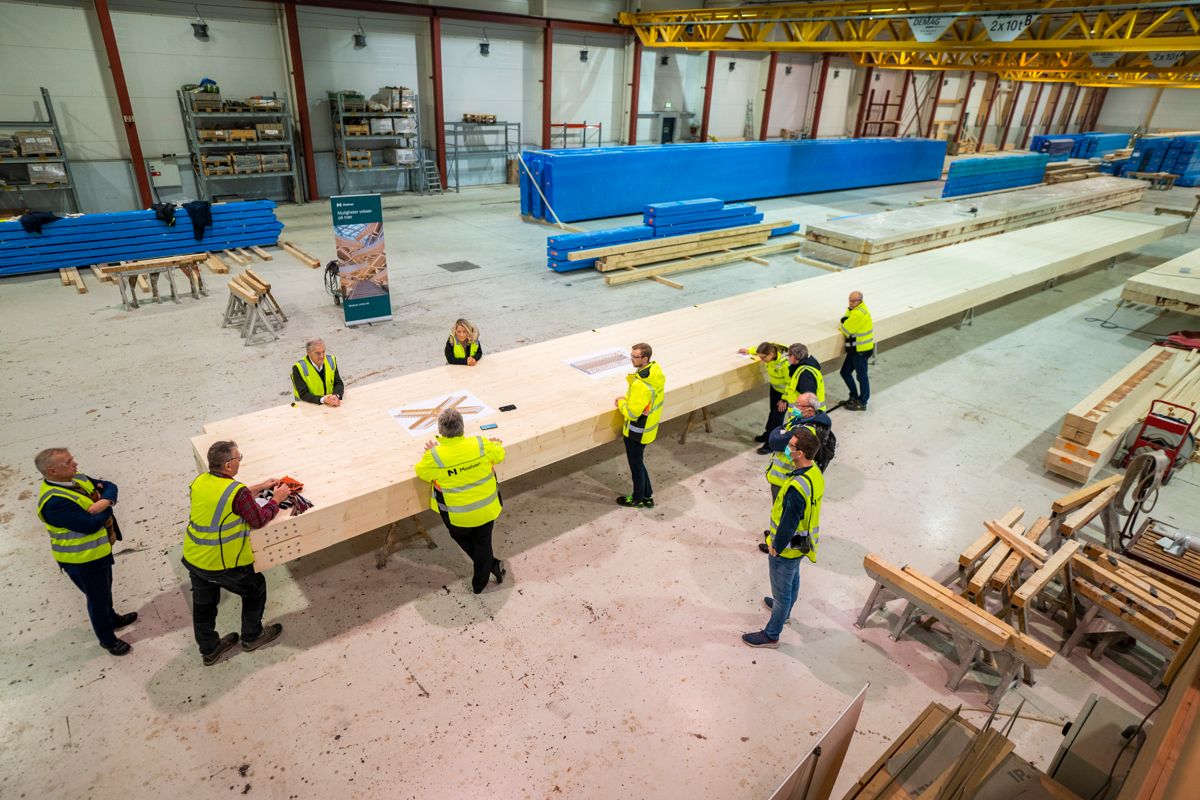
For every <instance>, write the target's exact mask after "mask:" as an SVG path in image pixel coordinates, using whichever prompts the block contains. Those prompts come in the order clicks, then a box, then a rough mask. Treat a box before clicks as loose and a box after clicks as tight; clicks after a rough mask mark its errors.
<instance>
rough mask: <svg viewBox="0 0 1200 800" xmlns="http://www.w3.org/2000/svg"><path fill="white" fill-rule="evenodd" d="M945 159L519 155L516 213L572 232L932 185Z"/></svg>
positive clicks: (623, 151)
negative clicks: (660, 215)
mask: <svg viewBox="0 0 1200 800" xmlns="http://www.w3.org/2000/svg"><path fill="white" fill-rule="evenodd" d="M945 155H946V142H944V141H941V140H933V139H808V140H797V141H781V142H721V143H711V142H710V143H696V144H669V145H648V146H635V147H605V148H588V149H574V150H527V151H525V152H524V153H522V158H523V160H524V162H525V166H526V167H527V168H528V170H529V173H532V175H533V177H532V180H531V179H530V175H529V174H528V173H527V172H526V171H525V169H524V168H523V169H522V170H521V213H522V214H524V215H527V216H532V217H536V218H537V219H543V220H547V221H550V222H553V221H554V217H555V215H557V217H558V219H559V220H561V221H562V222H574V221H577V220H584V219H599V218H602V217H617V216H622V215H625V214H636V213H638V212H639V211H641V210H642V209H643V208H644V207H645V206H646V205H648V204H650V203H658V202H668V201H677V200H694V199H697V198H703V197H714V196H715V197H722V198H725V199H726V200H730V201H736V200H751V199H755V198H761V197H782V196H785V195H794V194H805V193H808V192H828V191H836V190H838V189H853V188H859V187H863V186H881V185H884V184H890V183H910V182H913V181H932V180H937V179H938V178H939V177H940V176H941V171H942V164H943V160H944V158H945ZM535 184H536V188H535ZM539 189H540V190H541V191H540V193H539V191H538V190H539ZM542 195H545V201H543V199H542ZM547 203H549V205H550V207H551V208H553V209H554V213H553V214H552V213H551V212H550V210H549V209H548V208H546V204H547Z"/></svg>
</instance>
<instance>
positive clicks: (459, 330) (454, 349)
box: [446, 319, 483, 367]
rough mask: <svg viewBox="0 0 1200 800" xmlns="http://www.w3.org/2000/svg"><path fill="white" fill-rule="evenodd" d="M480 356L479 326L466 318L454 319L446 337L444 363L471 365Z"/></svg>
mask: <svg viewBox="0 0 1200 800" xmlns="http://www.w3.org/2000/svg"><path fill="white" fill-rule="evenodd" d="M481 358H483V345H481V344H480V343H479V328H477V327H475V326H474V325H472V324H471V323H470V321H468V320H465V319H459V320H455V322H454V327H453V328H452V329H451V331H450V336H449V337H447V339H446V363H447V364H460V365H462V366H466V367H473V366H475V365H476V364H478V363H479V360H480V359H481Z"/></svg>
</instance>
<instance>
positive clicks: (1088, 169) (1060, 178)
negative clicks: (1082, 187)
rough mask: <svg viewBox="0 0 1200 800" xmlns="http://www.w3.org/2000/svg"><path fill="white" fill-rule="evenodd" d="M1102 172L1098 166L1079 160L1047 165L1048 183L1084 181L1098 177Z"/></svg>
mask: <svg viewBox="0 0 1200 800" xmlns="http://www.w3.org/2000/svg"><path fill="white" fill-rule="evenodd" d="M1099 176H1100V173H1099V172H1098V171H1096V167H1094V166H1092V165H1091V164H1089V163H1087V162H1086V161H1085V162H1083V163H1079V162H1064V163H1061V164H1047V165H1046V183H1047V184H1050V185H1054V184H1056V183H1070V182H1071V181H1083V180H1087V179H1088V178H1097V177H1099Z"/></svg>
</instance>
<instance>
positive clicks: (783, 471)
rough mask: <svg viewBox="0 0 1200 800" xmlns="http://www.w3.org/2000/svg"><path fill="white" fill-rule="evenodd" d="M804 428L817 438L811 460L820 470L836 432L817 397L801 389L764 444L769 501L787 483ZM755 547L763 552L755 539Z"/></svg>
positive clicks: (830, 452) (832, 450)
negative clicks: (768, 460)
mask: <svg viewBox="0 0 1200 800" xmlns="http://www.w3.org/2000/svg"><path fill="white" fill-rule="evenodd" d="M800 430H808V431H809V432H810V433H812V434H813V436H815V437H816V439H817V444H818V449H817V453H816V455H815V456H814V457H813V463H814V464H816V465H817V468H818V469H819V470H821V472H824V471H825V470H826V468H828V466H829V462H830V461H832V460H833V457H834V454H835V453H836V452H837V436H835V435H834V433H833V420H831V419H830V418H829V415H828V414H826V413H825V412H824V411H821V401H820V400H819V399H818V398H817V396H816V394H814V393H812V392H805V393H803V394H801V395H800V396H799V397H797V398H796V405H795V408H794V409H793V410H792V413H791V414H789V415H788V417H787V419H785V420H784V424H783V425H781V426H780V427H778V428H776V429H775V430H774V431H772V432H771V435H770V437H769V438H768V440H767V446H768V447H769V448H770V449H771V450H772V451H773V452H774V455H772V456H771V463H770V464H768V465H767V483H769V484H770V485H771V502H775V500H776V499H777V498H778V496H779V490H780V489H781V488H783V486H784V485H786V483H787V476H788V473H789V472H791V471H792V470H793V469H795V467H794V466H793V464H792V452H793V451H794V450H795V448H796V433H797V432H798V431H800ZM758 549H759V550H761V551H762V552H764V553H765V552H767V546H766V544H764V543H759V545H758Z"/></svg>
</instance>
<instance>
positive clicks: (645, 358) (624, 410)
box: [613, 342, 667, 508]
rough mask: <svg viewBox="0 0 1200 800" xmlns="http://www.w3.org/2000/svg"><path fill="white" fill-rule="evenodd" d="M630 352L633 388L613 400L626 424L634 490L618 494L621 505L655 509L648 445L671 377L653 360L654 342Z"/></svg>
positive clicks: (623, 431) (629, 377)
mask: <svg viewBox="0 0 1200 800" xmlns="http://www.w3.org/2000/svg"><path fill="white" fill-rule="evenodd" d="M629 352H630V356H629V360H630V361H632V362H633V372H631V373H629V374H628V375H626V376H625V380H626V382H627V383H628V384H629V388H628V389H627V390H626V392H625V396H624V397H618V398H615V399H614V400H613V405H615V406H616V407H617V411H619V412H621V419H622V421H623V423H624V424H623V425H622V427H621V435H622V437H624V439H625V459H626V460H627V461H628V462H629V473H630V475H631V476H632V478H633V492H632V493H631V494H624V495H621V496H620V497H618V498H617V505H619V506H626V507H629V508H654V487H653V486H651V485H650V473H649V472H647V471H646V445H648V444H650V443H651V442H653V441H654V440H655V439H656V438H657V437H658V423H659V420H661V419H662V410H663V397H664V396H665V395H666V385H667V379H666V377H665V376H664V375H663V371H662V369H661V368H660V367H659V366H658V362H657V361H652V360H651V359H652V358H653V356H654V351H653V350H651V349H650V345H648V344H646V343H645V342H639V343H638V344H635V345H634V346H633V347H631V348H630V349H629Z"/></svg>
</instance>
